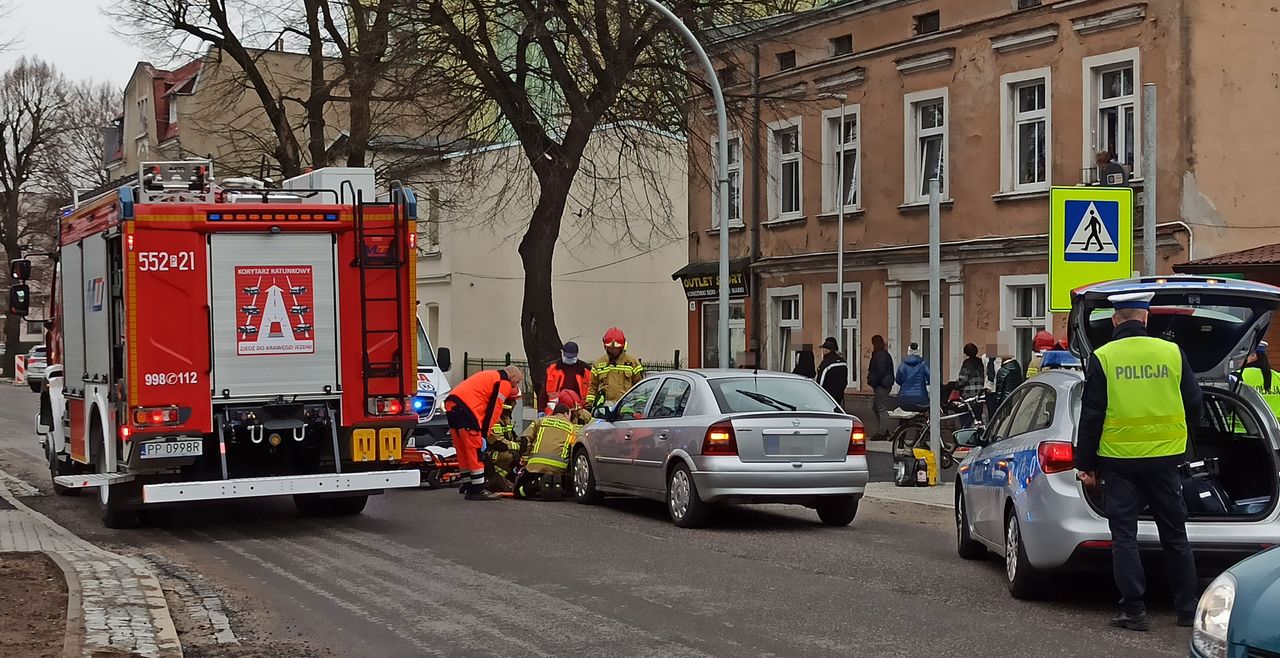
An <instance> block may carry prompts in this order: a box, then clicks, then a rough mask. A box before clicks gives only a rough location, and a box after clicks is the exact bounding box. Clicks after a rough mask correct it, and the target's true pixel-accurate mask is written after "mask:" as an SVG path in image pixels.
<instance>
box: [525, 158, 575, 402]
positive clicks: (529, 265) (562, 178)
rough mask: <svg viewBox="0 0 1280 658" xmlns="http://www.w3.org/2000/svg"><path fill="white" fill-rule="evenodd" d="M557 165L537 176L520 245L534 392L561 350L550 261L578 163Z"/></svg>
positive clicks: (527, 337)
mask: <svg viewBox="0 0 1280 658" xmlns="http://www.w3.org/2000/svg"><path fill="white" fill-rule="evenodd" d="M557 164H559V166H555V165H552V167H551V168H554V169H555V171H554V173H551V174H544V175H539V176H538V178H539V180H540V181H541V190H540V194H539V196H538V205H537V206H535V207H534V209H533V216H532V218H531V219H530V220H529V230H528V231H526V232H525V234H524V238H523V239H522V240H521V241H520V260H521V262H522V263H523V265H524V307H523V309H522V310H521V313H520V330H521V333H522V335H523V338H524V352H525V356H526V357H527V358H528V359H529V370H530V372H529V375H530V377H531V378H532V380H533V386H534V390H537V389H539V388H541V387H542V385H543V381H544V380H545V379H546V370H545V368H544V367H543V366H545V365H546V364H548V363H550V362H552V361H554V360H555V359H556V358H557V357H558V356H559V354H560V347H561V346H562V343H561V342H560V331H559V330H558V329H557V328H556V313H555V308H554V307H553V306H552V299H551V261H552V257H553V256H554V255H555V247H556V241H557V240H558V239H559V237H560V221H561V218H562V217H563V215H564V208H565V205H566V204H567V203H568V200H569V188H570V185H571V184H572V182H573V171H574V170H576V168H577V163H576V162H575V163H557ZM566 169H567V170H568V172H567V175H566V172H565V170H566Z"/></svg>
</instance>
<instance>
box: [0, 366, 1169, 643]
mask: <svg viewBox="0 0 1280 658" xmlns="http://www.w3.org/2000/svg"><path fill="white" fill-rule="evenodd" d="M35 404H36V398H35V396H34V395H32V394H30V393H29V392H27V391H26V389H19V388H16V387H15V388H12V389H9V388H8V387H6V388H5V389H4V390H0V467H2V468H4V469H5V470H7V471H8V472H10V473H13V474H15V475H18V476H20V477H23V478H24V479H26V480H27V481H29V482H32V483H33V484H36V485H37V486H39V487H41V488H42V489H44V490H46V491H47V490H48V482H47V470H45V467H44V465H43V464H42V463H41V458H40V452H39V448H38V446H37V444H36V441H35V438H34V437H33V436H32V435H31V421H30V418H31V415H32V414H33V413H34V410H35ZM876 459H877V460H879V459H880V458H876ZM886 459H887V457H886ZM876 463H877V464H879V461H877V462H876ZM886 463H887V462H886ZM881 467H883V464H881ZM28 502H29V504H30V505H31V506H32V507H34V508H36V509H38V510H40V511H42V512H44V513H45V514H48V515H49V516H51V517H52V518H54V519H55V520H57V521H58V522H59V523H62V524H63V525H65V526H67V527H68V528H70V529H72V530H73V531H75V532H77V533H79V534H81V535H82V536H84V537H86V538H88V539H90V540H92V541H96V542H99V543H102V544H104V545H107V546H108V547H110V548H112V549H114V550H118V551H122V552H127V553H132V554H139V555H142V556H144V557H147V558H148V559H151V560H152V561H153V562H154V563H157V564H160V565H163V566H164V569H163V571H164V572H165V573H164V574H162V579H169V580H172V579H173V574H174V573H178V574H181V580H182V582H174V583H172V585H173V587H174V589H175V590H184V589H190V587H191V586H192V583H193V582H195V583H196V586H197V589H199V588H203V590H204V591H205V592H206V593H207V594H204V595H203V596H208V597H214V598H219V597H220V599H221V601H222V602H223V604H225V606H226V609H227V610H228V612H229V616H230V622H231V627H232V630H233V631H234V632H235V634H236V635H237V636H238V637H239V638H240V643H239V644H238V645H234V646H217V645H213V644H211V643H210V640H209V637H208V633H209V630H208V629H207V628H201V627H200V626H199V625H197V624H191V623H182V622H181V621H180V624H179V626H180V631H181V632H182V633H183V641H184V646H186V647H187V654H188V656H205V655H210V656H211V655H218V656H309V655H318V656H361V657H365V656H368V657H375V656H489V655H501V656H504V657H509V656H526V655H529V656H564V655H610V656H704V655H705V656H810V655H812V656H833V655H848V656H873V655H874V656H920V655H927V654H932V655H939V654H941V655H949V656H976V655H990V654H993V653H999V654H1006V655H1036V656H1091V657H1094V656H1113V655H1131V656H1154V655H1183V656H1185V655H1186V654H1187V643H1188V641H1189V637H1190V635H1189V633H1188V632H1187V631H1186V629H1179V628H1176V627H1174V625H1173V615H1172V612H1171V610H1170V608H1169V606H1168V605H1167V604H1163V605H1162V604H1159V603H1157V604H1155V605H1153V606H1152V611H1153V613H1154V615H1155V619H1154V622H1155V624H1154V629H1153V631H1152V632H1150V633H1145V634H1143V633H1132V632H1127V631H1119V630H1113V629H1111V628H1109V627H1107V625H1106V621H1107V619H1108V618H1109V616H1110V615H1111V614H1112V612H1113V605H1114V601H1115V594H1114V591H1113V590H1112V588H1111V585H1110V583H1109V578H1108V577H1107V576H1106V575H1105V574H1099V575H1089V576H1084V577H1079V576H1077V577H1072V578H1068V579H1061V580H1059V581H1058V582H1057V584H1056V586H1055V592H1054V594H1053V598H1052V599H1051V600H1048V601H1043V602H1034V603H1028V602H1021V601H1015V600H1013V599H1011V598H1010V597H1009V596H1008V594H1007V593H1006V592H1005V590H1004V584H1003V563H1002V562H1000V561H997V560H994V559H992V560H990V561H987V562H977V563H974V562H964V561H962V560H960V559H959V558H958V557H957V556H956V554H955V549H954V529H953V526H952V521H951V517H950V513H949V512H948V511H947V510H945V509H939V508H929V507H923V506H918V505H912V504H906V503H890V502H882V501H875V500H866V501H864V503H863V506H862V509H861V511H860V513H859V516H858V518H857V520H855V521H854V523H853V525H852V526H850V527H848V528H839V529H832V528H825V527H823V526H822V525H820V524H818V522H817V518H816V515H815V514H814V513H813V512H811V511H809V510H805V509H802V508H789V507H783V506H764V507H753V508H736V509H729V510H725V511H724V512H722V513H721V514H720V515H719V516H718V517H717V520H716V521H715V522H714V523H713V525H712V527H710V528H707V529H705V530H680V529H677V528H675V527H673V526H672V525H671V524H670V523H669V522H668V521H667V519H666V516H665V510H664V509H663V507H662V505H660V504H656V503H651V502H645V501H635V500H624V499H611V500H609V501H607V502H606V504H604V505H602V506H599V507H585V506H581V505H577V504H574V503H571V502H564V503H537V502H517V501H500V502H492V503H472V502H466V501H463V500H462V499H461V497H460V496H458V495H457V493H455V492H453V491H447V490H445V491H417V490H409V491H395V492H390V493H388V494H386V495H384V496H379V497H376V498H374V499H372V500H371V501H370V504H369V507H368V509H367V510H366V512H365V513H364V514H363V515H361V516H359V517H354V518H346V519H337V520H313V519H300V518H298V517H297V516H296V515H295V514H294V511H293V507H292V504H291V503H290V502H289V501H288V500H264V501H240V502H228V503H207V504H199V505H191V506H187V507H182V508H177V509H175V510H174V511H172V512H171V513H170V514H168V515H167V518H166V519H165V520H164V522H163V523H162V525H160V526H158V527H150V528H143V529H139V530H132V531H113V530H106V529H104V528H102V527H101V525H100V524H99V522H98V517H97V512H96V503H95V501H94V500H93V498H92V497H91V496H81V497H77V498H63V497H58V496H53V495H47V496H42V497H38V498H31V499H28ZM166 585H167V586H168V585H170V582H168V581H166ZM171 603H174V604H175V605H176V602H175V601H174V600H172V599H171ZM176 616H178V617H179V618H183V617H184V616H185V615H184V614H183V613H182V612H181V611H179V612H178V613H177V614H176Z"/></svg>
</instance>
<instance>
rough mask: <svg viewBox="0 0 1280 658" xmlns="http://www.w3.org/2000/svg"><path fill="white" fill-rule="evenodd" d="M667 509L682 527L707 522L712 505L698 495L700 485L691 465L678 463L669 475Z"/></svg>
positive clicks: (698, 525)
mask: <svg viewBox="0 0 1280 658" xmlns="http://www.w3.org/2000/svg"><path fill="white" fill-rule="evenodd" d="M667 511H668V512H669V513H670V514H671V521H672V522H673V523H675V524H676V525H677V526H679V527H681V528H701V527H702V526H704V525H706V524H707V518H708V516H710V514H711V508H710V506H709V505H708V504H707V503H705V502H703V501H702V497H701V496H699V495H698V485H697V484H696V483H695V482H694V481H693V475H692V474H690V473H689V467H688V466H685V465H684V464H677V465H676V467H675V468H673V469H671V474H670V475H668V476H667Z"/></svg>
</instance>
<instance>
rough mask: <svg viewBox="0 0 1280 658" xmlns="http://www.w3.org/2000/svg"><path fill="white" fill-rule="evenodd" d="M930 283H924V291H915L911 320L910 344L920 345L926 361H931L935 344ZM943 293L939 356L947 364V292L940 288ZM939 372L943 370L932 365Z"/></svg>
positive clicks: (940, 310) (939, 314) (939, 316)
mask: <svg viewBox="0 0 1280 658" xmlns="http://www.w3.org/2000/svg"><path fill="white" fill-rule="evenodd" d="M928 285H929V284H928V282H927V281H926V282H924V286H923V288H922V289H920V290H917V291H915V292H914V293H913V294H912V295H911V297H912V302H913V304H912V305H913V306H914V308H913V309H912V311H913V312H912V318H911V339H910V340H909V341H908V343H917V344H918V345H920V356H921V358H923V359H924V360H926V361H928V360H929V354H930V352H929V349H930V348H929V346H930V344H931V343H932V342H933V341H932V339H931V337H930V336H931V334H932V332H931V331H930V330H931V329H932V322H931V318H930V315H929V288H928ZM939 290H940V291H941V295H942V296H941V299H940V300H939V304H938V328H939V330H940V332H941V334H942V340H941V343H940V344H939V346H938V356H939V358H941V359H942V363H946V362H947V358H946V345H947V333H946V330H947V303H946V300H947V299H948V297H947V291H946V287H945V286H939ZM930 367H931V368H933V369H934V370H935V371H937V372H941V369H939V368H936V367H934V366H932V364H931V365H930Z"/></svg>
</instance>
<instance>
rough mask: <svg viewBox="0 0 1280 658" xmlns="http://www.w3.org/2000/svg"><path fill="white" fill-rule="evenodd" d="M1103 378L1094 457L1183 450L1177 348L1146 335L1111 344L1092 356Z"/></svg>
mask: <svg viewBox="0 0 1280 658" xmlns="http://www.w3.org/2000/svg"><path fill="white" fill-rule="evenodd" d="M1096 354H1097V357H1098V363H1099V364H1100V365H1101V366H1102V372H1103V373H1104V374H1105V375H1106V378H1107V413H1106V418H1105V419H1104V420H1103V423H1102V439H1101V441H1100V443H1099V444H1098V456H1100V457H1110V458H1115V459H1139V458H1146V457H1169V456H1173V455H1181V454H1183V453H1185V452H1186V451H1187V419H1186V411H1185V409H1184V407H1183V404H1182V390H1181V385H1182V350H1180V349H1178V346H1177V345H1175V344H1173V343H1171V342H1169V341H1166V340H1163V339H1160V338H1154V337H1151V336H1132V337H1130V338H1122V339H1120V340H1115V341H1112V342H1110V343H1107V344H1106V345H1103V346H1102V347H1100V348H1098V351H1097V352H1096Z"/></svg>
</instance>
